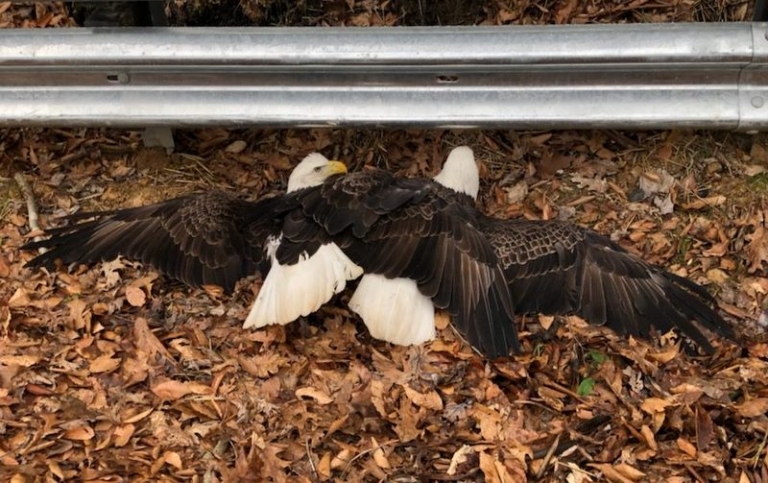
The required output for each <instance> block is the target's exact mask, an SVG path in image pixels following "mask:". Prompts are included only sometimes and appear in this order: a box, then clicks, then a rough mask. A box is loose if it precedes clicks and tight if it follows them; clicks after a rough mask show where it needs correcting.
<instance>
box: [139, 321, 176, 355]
mask: <svg viewBox="0 0 768 483" xmlns="http://www.w3.org/2000/svg"><path fill="white" fill-rule="evenodd" d="M133 336H134V337H135V338H136V347H137V348H139V349H140V350H142V351H144V352H145V353H146V354H148V355H149V356H150V357H152V356H154V355H155V354H158V353H159V354H160V355H161V356H163V358H164V359H165V360H167V361H172V360H173V357H171V354H170V353H169V352H168V350H167V349H166V348H165V346H164V345H163V343H162V342H160V339H158V338H157V337H155V334H154V333H153V332H152V329H150V328H149V324H148V323H147V319H145V318H144V317H136V321H135V322H134V324H133Z"/></svg>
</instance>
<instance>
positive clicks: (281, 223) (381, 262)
mask: <svg viewBox="0 0 768 483" xmlns="http://www.w3.org/2000/svg"><path fill="white" fill-rule="evenodd" d="M470 154H471V152H470ZM470 161H471V163H474V160H473V159H471V158H470ZM447 174H451V173H447ZM443 179H447V178H443ZM461 182H462V179H461V177H459V183H458V184H459V188H461V186H460V184H461ZM475 183H476V181H475ZM472 191H473V190H471V189H470V190H469V191H468V192H472ZM475 192H476V191H475ZM82 218H83V216H82V215H80V216H78V219H82ZM51 233H52V235H53V236H52V237H51V238H50V239H49V240H45V241H42V242H36V243H32V244H29V245H27V246H25V247H24V248H27V249H31V248H37V247H48V248H51V251H49V252H47V253H46V254H43V255H40V256H38V257H37V258H35V259H33V260H32V261H30V262H29V263H28V266H38V265H48V266H50V265H51V264H52V262H53V261H54V260H55V259H56V258H61V259H62V260H63V261H64V262H65V263H72V262H94V261H98V260H100V259H109V258H114V257H115V256H117V255H118V254H122V255H124V256H126V257H129V258H133V259H137V260H140V261H143V262H145V263H150V264H152V265H154V266H155V267H156V268H157V269H158V270H160V271H161V272H163V273H165V274H167V275H169V276H171V277H174V278H177V279H179V280H181V281H183V282H185V283H187V284H189V285H192V286H196V285H200V284H218V285H221V286H222V287H224V288H225V289H226V290H228V291H230V290H231V289H232V288H233V287H234V284H235V282H236V281H237V280H238V279H240V278H242V277H244V276H247V275H250V274H252V273H255V272H256V271H258V270H259V269H261V270H262V273H265V272H266V270H267V266H268V262H269V261H270V257H271V255H269V254H267V253H266V252H265V243H266V242H267V240H269V239H276V238H277V237H278V236H279V235H280V233H282V238H281V239H280V243H279V245H278V246H277V249H276V251H275V253H274V257H275V258H274V260H275V261H276V262H277V263H279V264H280V265H293V264H296V263H298V262H300V261H301V260H302V259H306V258H307V257H309V256H312V255H313V254H314V253H315V252H316V251H317V250H318V249H319V247H321V246H323V245H328V244H336V245H337V246H338V247H339V248H340V249H341V250H342V251H343V254H344V255H345V256H346V257H348V258H349V259H350V260H351V261H352V262H354V264H357V265H359V266H360V267H362V268H363V270H364V271H365V273H369V274H381V275H384V276H386V277H387V278H390V279H392V278H404V279H410V280H413V281H415V282H416V284H417V286H418V291H419V292H420V293H421V294H423V295H424V296H426V297H428V298H430V299H431V300H432V302H433V303H434V305H435V306H436V307H439V308H444V309H446V310H447V311H448V312H449V313H450V314H451V315H452V316H453V317H454V323H455V325H456V326H457V328H458V329H459V331H460V332H462V333H463V334H464V335H465V336H466V337H467V338H468V340H469V342H470V343H471V344H473V345H474V346H475V347H476V348H478V349H479V350H481V351H482V352H484V353H485V354H486V355H489V356H491V357H496V356H501V355H507V354H508V352H509V350H510V348H513V349H515V350H517V349H518V346H519V343H518V340H517V334H516V331H515V326H514V323H513V311H517V312H518V313H536V312H539V313H543V314H550V315H556V314H568V313H573V314H578V315H580V316H582V317H583V318H584V319H586V320H587V321H588V322H590V323H594V324H602V325H606V326H608V327H610V328H612V329H613V330H615V331H616V332H618V333H619V334H622V335H633V336H638V337H644V338H648V337H649V335H650V334H651V331H652V328H656V329H658V330H660V331H663V332H666V331H668V330H670V329H673V328H677V329H679V330H680V331H681V332H682V333H683V334H684V335H685V336H687V337H688V338H690V339H691V340H693V341H694V342H695V343H696V344H698V345H699V346H700V347H701V348H703V349H704V350H706V351H708V352H711V351H712V350H713V348H712V345H711V343H710V342H709V340H708V338H707V336H706V335H704V334H703V333H702V331H701V329H700V327H703V328H706V329H709V330H712V331H713V332H715V333H717V334H719V335H721V336H724V337H727V338H730V339H735V338H736V337H735V334H734V331H733V329H732V328H731V327H730V326H729V325H728V324H727V323H726V322H725V321H724V320H723V319H722V317H720V315H719V314H718V313H717V312H716V310H715V309H714V308H713V306H714V305H715V303H714V299H713V298H712V297H711V296H710V295H709V294H708V293H707V291H706V290H705V289H704V288H702V287H700V286H699V285H697V284H695V283H693V282H691V281H689V280H686V279H684V278H682V277H679V276H676V275H674V274H671V273H668V272H666V271H665V270H663V269H662V268H660V267H655V266H652V265H650V264H648V263H647V262H645V261H643V260H642V259H640V258H639V257H636V256H634V255H632V254H630V253H628V252H626V251H625V250H623V249H622V248H621V247H619V246H618V245H616V244H615V243H613V242H611V241H610V240H608V239H607V238H605V237H603V236H601V235H599V234H597V233H595V232H594V231H591V230H588V229H585V228H581V227H578V226H575V225H573V224H569V223H563V222H557V221H542V222H532V221H524V220H499V219H495V218H491V217H488V216H485V215H483V214H482V213H480V212H478V211H477V210H476V209H475V207H474V202H473V200H472V199H471V197H469V196H466V195H464V194H460V193H458V192H456V191H453V190H452V189H450V188H446V187H445V186H443V185H441V184H440V183H437V182H435V181H432V180H428V179H423V178H419V179H408V178H397V177H395V176H394V175H392V174H390V173H387V172H384V171H378V170H372V171H364V172H359V173H352V174H347V175H346V176H343V177H334V178H331V179H329V180H328V181H326V182H325V183H324V184H322V185H320V186H316V187H311V188H305V189H301V190H298V191H296V192H293V193H289V194H285V195H281V196H277V197H275V198H271V199H264V200H261V201H258V202H255V203H250V202H245V201H241V200H239V199H237V198H234V197H232V196H230V195H226V194H223V193H219V192H214V193H206V194H202V195H194V196H188V197H183V198H178V199H175V200H170V201H167V202H164V203H160V204H157V205H153V206H148V207H141V208H132V209H127V210H119V211H116V212H110V213H106V214H99V216H98V217H97V218H96V219H95V220H94V221H85V222H83V223H80V224H77V225H74V226H70V227H64V228H59V229H55V230H52V232H51ZM309 275H310V274H308V276H309ZM297 296H300V294H297ZM328 298H330V297H328ZM326 300H327V299H326ZM513 309H514V310H513ZM366 323H368V322H367V321H366ZM697 324H698V325H697Z"/></svg>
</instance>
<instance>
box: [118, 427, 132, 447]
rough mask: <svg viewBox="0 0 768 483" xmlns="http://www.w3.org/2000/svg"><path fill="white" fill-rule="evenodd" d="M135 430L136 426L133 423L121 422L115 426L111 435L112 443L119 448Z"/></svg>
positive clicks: (126, 442)
mask: <svg viewBox="0 0 768 483" xmlns="http://www.w3.org/2000/svg"><path fill="white" fill-rule="evenodd" d="M135 431H136V426H134V425H133V424H123V425H120V426H118V427H116V428H115V432H114V433H113V437H114V438H115V439H114V441H113V444H114V445H115V447H117V448H121V447H123V446H125V445H126V444H128V441H130V440H131V436H133V433H134V432H135Z"/></svg>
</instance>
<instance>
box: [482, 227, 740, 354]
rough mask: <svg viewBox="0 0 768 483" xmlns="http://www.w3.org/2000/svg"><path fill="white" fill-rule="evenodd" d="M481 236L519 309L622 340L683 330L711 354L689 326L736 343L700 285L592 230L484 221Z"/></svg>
mask: <svg viewBox="0 0 768 483" xmlns="http://www.w3.org/2000/svg"><path fill="white" fill-rule="evenodd" d="M481 230H482V231H483V232H484V233H485V235H486V236H487V237H488V240H489V241H490V243H491V244H492V245H493V248H494V250H495V252H496V254H497V256H498V257H499V260H500V262H501V264H502V266H503V267H504V273H505V275H506V277H507V281H508V282H509V288H510V292H511V294H512V299H513V301H514V303H515V309H516V310H517V311H518V312H523V313H535V312H539V313H543V314H550V315H555V314H566V313H575V314H578V315H580V316H581V317H583V318H584V319H585V320H587V321H588V322H590V323H594V324H604V325H607V326H608V327H610V328H611V329H613V330H615V331H616V332H618V333H620V334H622V335H633V336H639V337H644V338H648V336H649V335H650V331H651V328H652V327H655V328H656V329H658V330H660V331H662V332H666V331H669V330H671V329H673V328H677V329H679V330H680V331H681V332H682V333H683V334H684V335H686V336H687V337H689V338H690V339H691V340H693V341H694V342H696V343H697V344H698V345H699V346H700V347H702V348H703V349H704V350H706V351H708V352H711V351H712V350H713V348H712V345H711V344H710V342H709V340H708V339H707V337H706V336H705V335H704V334H703V333H702V332H701V330H700V329H699V328H698V327H697V326H696V325H695V324H694V323H693V322H692V321H696V322H698V323H699V324H700V325H701V326H703V327H706V328H707V329H709V330H712V331H714V332H716V333H717V334H719V335H721V336H724V337H727V338H730V339H735V338H736V336H735V333H734V331H733V328H732V327H731V326H730V325H728V323H727V322H725V321H724V320H723V319H722V317H720V315H718V313H717V312H716V311H715V310H714V309H713V308H712V306H713V305H714V304H715V301H714V299H713V298H712V296H711V295H709V293H707V291H706V290H705V289H704V288H702V287H701V286H699V285H697V284H695V283H693V282H691V281H689V280H687V279H685V278H682V277H679V276H677V275H674V274H672V273H669V272H666V271H665V270H663V269H661V268H659V267H656V266H653V265H651V264H649V263H647V262H645V261H643V260H642V259H640V258H638V257H636V256H634V255H632V254H630V253H628V252H627V251H625V250H624V249H622V248H621V247H620V246H618V245H617V244H615V243H613V242H611V241H610V240H609V239H607V238H605V237H604V236H601V235H599V234H597V233H595V232H593V231H591V230H588V229H585V228H581V227H578V226H576V225H573V224H570V223H563V222H557V221H540V222H537V221H527V220H498V219H494V218H490V217H484V218H483V219H482V220H481Z"/></svg>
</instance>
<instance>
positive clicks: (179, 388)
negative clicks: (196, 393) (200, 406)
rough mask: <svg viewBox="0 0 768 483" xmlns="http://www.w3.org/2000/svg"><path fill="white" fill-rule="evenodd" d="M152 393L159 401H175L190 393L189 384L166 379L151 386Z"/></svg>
mask: <svg viewBox="0 0 768 483" xmlns="http://www.w3.org/2000/svg"><path fill="white" fill-rule="evenodd" d="M152 392H153V393H155V396H157V397H159V398H160V399H165V400H170V401H175V400H176V399H179V398H182V397H184V396H186V395H187V394H191V393H192V389H191V388H190V386H189V384H187V383H184V382H180V381H175V380H173V379H168V380H165V381H163V382H160V383H158V384H155V385H153V386H152Z"/></svg>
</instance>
